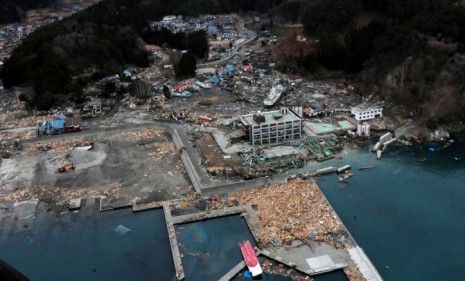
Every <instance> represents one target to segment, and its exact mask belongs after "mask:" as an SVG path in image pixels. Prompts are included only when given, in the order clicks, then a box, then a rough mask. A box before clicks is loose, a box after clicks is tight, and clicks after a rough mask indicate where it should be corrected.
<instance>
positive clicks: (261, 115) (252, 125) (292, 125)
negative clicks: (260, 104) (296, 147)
mask: <svg viewBox="0 0 465 281" xmlns="http://www.w3.org/2000/svg"><path fill="white" fill-rule="evenodd" d="M240 120H241V123H242V128H243V129H244V132H245V133H246V135H247V136H248V137H249V139H250V142H251V143H252V144H253V145H264V144H271V143H278V142H286V141H291V140H298V139H300V138H301V137H302V119H301V118H300V117H299V116H298V115H297V114H295V113H294V112H293V111H292V110H289V109H288V108H286V107H283V108H281V109H280V110H274V111H268V112H257V113H256V114H248V115H244V116H241V118H240Z"/></svg>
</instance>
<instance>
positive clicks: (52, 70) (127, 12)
mask: <svg viewBox="0 0 465 281" xmlns="http://www.w3.org/2000/svg"><path fill="white" fill-rule="evenodd" d="M269 5H273V1H260V0H257V1H250V0H218V1H211V0H190V1H183V0H174V1H164V0H150V1H133V0H105V1H102V2H100V3H99V4H97V5H94V6H92V7H91V8H89V9H87V10H85V11H83V12H80V13H78V14H76V15H74V16H72V17H70V18H67V19H65V20H63V21H61V22H55V23H53V24H51V25H48V26H45V27H43V28H40V29H38V30H36V31H35V32H33V33H32V34H31V35H30V36H28V37H27V38H26V39H25V40H24V42H23V43H22V44H21V45H20V46H19V47H18V48H17V49H15V51H14V52H13V54H12V56H11V57H10V59H8V60H6V61H5V64H4V67H3V73H2V78H3V82H4V85H5V87H7V88H10V87H13V86H19V85H29V86H32V87H33V88H34V90H35V92H36V94H35V96H34V97H32V98H29V99H28V101H29V103H30V104H31V105H33V106H35V107H38V108H40V109H48V108H50V107H51V106H54V105H58V104H61V103H63V102H64V101H67V100H69V99H72V100H75V101H80V99H81V97H82V89H83V87H84V86H85V85H86V84H87V83H88V82H89V81H92V80H95V79H97V78H100V77H103V76H104V75H108V74H114V73H118V72H119V71H121V68H122V67H123V66H124V65H127V64H134V65H137V66H142V67H144V66H147V65H148V54H147V53H146V51H144V49H143V43H144V41H145V43H149V44H159V45H161V44H167V45H168V46H171V47H175V48H182V49H188V50H190V51H191V52H192V53H193V54H194V55H195V56H196V57H197V58H199V57H200V58H201V57H205V56H207V55H208V46H207V41H206V40H207V37H206V35H205V32H197V33H194V34H190V35H186V34H183V33H179V34H176V35H172V34H170V32H169V31H167V30H162V31H159V32H155V31H151V30H150V29H149V28H148V27H149V25H148V22H149V21H151V20H156V19H160V18H161V17H163V16H165V15H168V14H183V15H197V14H200V13H230V12H235V11H241V10H244V11H247V10H253V9H255V8H256V7H260V9H266V7H268V6H269Z"/></svg>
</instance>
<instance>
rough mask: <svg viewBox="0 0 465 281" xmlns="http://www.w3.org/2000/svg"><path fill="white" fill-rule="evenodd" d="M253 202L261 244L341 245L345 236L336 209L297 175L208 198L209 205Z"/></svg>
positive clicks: (213, 207)
mask: <svg viewBox="0 0 465 281" xmlns="http://www.w3.org/2000/svg"><path fill="white" fill-rule="evenodd" d="M230 204H233V205H252V206H253V207H254V209H255V212H256V214H257V216H258V218H259V220H260V226H261V237H260V241H259V243H260V245H261V246H263V247H267V246H276V245H289V244H290V243H291V242H292V241H294V240H300V241H307V240H310V241H316V242H325V243H328V244H331V245H333V246H336V247H339V248H341V247H342V248H343V247H345V246H346V245H345V242H346V240H347V238H348V233H346V231H345V229H344V227H343V225H342V223H341V222H340V221H339V219H338V217H337V215H336V213H335V211H334V210H333V209H332V208H331V206H330V205H329V204H328V203H327V201H326V199H325V197H324V195H323V194H322V193H321V191H320V190H319V188H318V187H317V186H315V185H314V184H312V183H310V182H308V181H305V180H302V179H296V180H292V181H289V182H287V183H284V184H278V185H272V186H267V187H263V188H260V189H256V190H251V191H243V192H232V193H230V194H229V195H228V196H227V198H226V199H225V198H222V197H213V198H211V199H210V202H209V207H210V208H211V209H218V208H222V207H224V206H225V205H230Z"/></svg>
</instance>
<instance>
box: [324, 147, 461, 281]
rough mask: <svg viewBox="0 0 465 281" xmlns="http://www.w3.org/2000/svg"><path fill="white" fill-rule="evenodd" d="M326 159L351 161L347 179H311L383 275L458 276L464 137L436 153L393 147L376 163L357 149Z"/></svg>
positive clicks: (397, 277) (412, 279)
mask: <svg viewBox="0 0 465 281" xmlns="http://www.w3.org/2000/svg"><path fill="white" fill-rule="evenodd" d="M325 164H329V165H332V164H338V165H342V164H351V165H352V166H353V172H354V174H355V176H354V177H353V178H351V179H350V180H349V184H342V183H339V182H338V179H337V177H336V176H328V177H323V178H321V179H319V180H318V183H319V185H320V187H321V189H322V190H323V192H324V193H325V195H326V196H327V198H328V200H329V201H330V202H331V204H332V205H333V207H334V208H335V209H336V211H337V213H338V215H339V216H340V217H341V219H342V220H343V221H344V223H345V224H346V226H347V227H348V229H349V230H350V231H351V232H352V234H353V235H354V236H355V239H356V240H357V242H358V243H359V244H360V246H361V247H362V248H363V249H364V250H365V252H366V253H367V254H368V256H369V257H370V258H371V260H372V261H373V263H374V264H375V266H376V267H377V268H378V270H379V271H380V273H381V275H382V276H383V277H384V279H385V280H393V281H394V280H395V281H397V280H408V281H415V280H421V281H427V280H432V281H433V280H434V281H437V280H441V281H442V280H454V281H456V280H464V277H463V276H464V274H465V241H464V240H465V141H464V140H463V139H462V140H460V141H458V142H457V143H456V144H454V145H452V146H451V147H449V148H448V149H446V150H444V151H441V152H438V153H429V152H427V150H426V149H425V148H421V147H414V148H394V149H390V150H389V152H388V153H386V154H384V155H383V158H382V159H381V160H379V161H377V160H376V159H375V155H374V154H372V153H370V152H368V151H358V152H352V153H349V154H346V155H344V156H343V159H340V160H334V161H333V162H332V163H325ZM369 165H374V166H375V168H374V169H371V170H363V171H360V170H358V169H357V168H359V167H363V166H369Z"/></svg>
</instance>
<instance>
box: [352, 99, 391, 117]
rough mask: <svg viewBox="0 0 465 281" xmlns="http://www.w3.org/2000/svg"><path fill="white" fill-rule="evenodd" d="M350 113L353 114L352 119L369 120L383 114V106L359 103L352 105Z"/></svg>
mask: <svg viewBox="0 0 465 281" xmlns="http://www.w3.org/2000/svg"><path fill="white" fill-rule="evenodd" d="M351 113H352V114H353V115H354V119H355V120H357V121H364V120H371V119H374V118H379V117H382V116H383V108H382V107H381V106H377V105H373V104H369V103H365V102H364V103H361V104H359V105H357V106H354V107H352V109H351Z"/></svg>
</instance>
